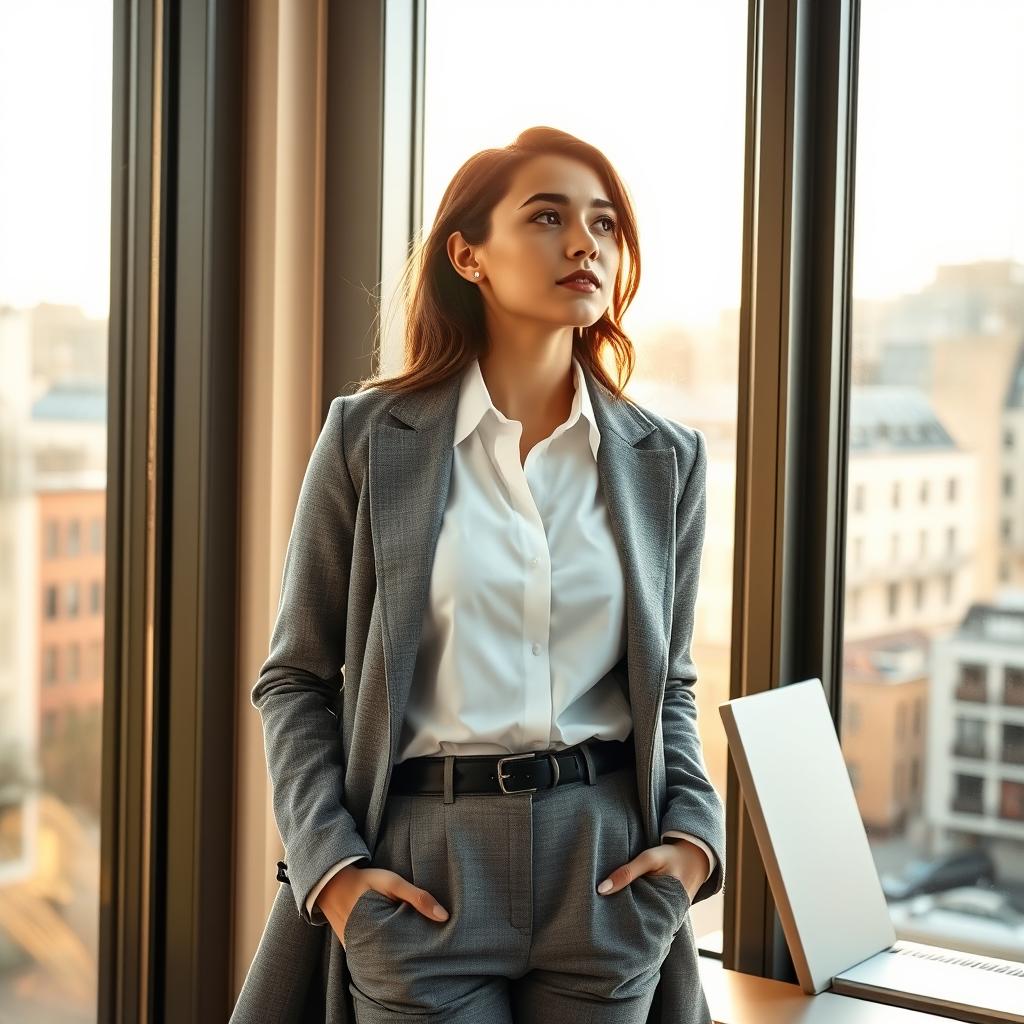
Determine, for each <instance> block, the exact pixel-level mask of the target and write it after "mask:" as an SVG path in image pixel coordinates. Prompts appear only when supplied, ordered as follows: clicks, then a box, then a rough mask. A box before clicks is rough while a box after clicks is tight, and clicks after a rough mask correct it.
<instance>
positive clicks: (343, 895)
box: [316, 864, 448, 946]
mask: <svg viewBox="0 0 1024 1024" xmlns="http://www.w3.org/2000/svg"><path fill="white" fill-rule="evenodd" d="M367 889H375V890H376V891H377V892H379V893H383V895H385V896H387V897H388V898H389V899H392V900H405V902H406V903H408V904H409V905H410V906H412V907H415V908H416V910H418V911H419V912H420V913H421V914H423V915H424V917H429V918H431V920H434V921H447V920H448V911H447V910H445V909H444V908H443V907H442V906H441V905H440V904H439V903H438V902H437V900H435V899H434V897H433V896H431V895H430V893H429V892H427V890H426V889H421V888H419V886H416V885H413V884H412V882H409V881H407V880H406V879H404V878H403V877H402V876H401V875H399V874H397V873H396V872H394V871H388V870H387V869H386V868H360V867H356V865H354V864H349V865H348V867H344V868H342V869H341V870H340V871H339V872H338V873H337V874H336V875H335V876H334V877H333V878H332V879H331V880H330V881H329V882H328V883H327V884H326V885H325V886H324V887H323V889H321V890H320V895H319V896H318V897H317V899H316V905H317V906H318V907H319V908H320V909H321V910H322V911H323V912H324V916H325V917H326V918H327V921H328V923H329V924H330V926H331V928H333V929H334V934H335V935H337V936H338V941H339V942H340V943H341V944H342V946H344V945H345V925H346V924H347V923H348V918H349V915H350V914H351V913H352V908H353V907H354V906H355V904H356V900H358V899H359V897H360V896H362V894H363V893H364V892H366V890H367Z"/></svg>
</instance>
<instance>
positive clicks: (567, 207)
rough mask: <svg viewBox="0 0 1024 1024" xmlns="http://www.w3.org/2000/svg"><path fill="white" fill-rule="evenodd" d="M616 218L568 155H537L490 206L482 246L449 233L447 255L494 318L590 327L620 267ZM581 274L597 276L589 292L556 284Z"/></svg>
mask: <svg viewBox="0 0 1024 1024" xmlns="http://www.w3.org/2000/svg"><path fill="white" fill-rule="evenodd" d="M595 204H596V205H595ZM618 220H619V215H618V213H617V211H616V210H614V209H612V208H611V204H610V202H609V197H608V195H607V193H606V191H605V188H604V186H603V185H602V183H601V179H600V178H599V177H598V175H597V173H596V172H595V171H593V170H592V169H591V168H590V167H588V166H587V165H586V164H584V163H581V162H580V161H578V160H573V159H571V158H569V157H564V156H558V155H553V154H543V155H541V156H537V157H534V158H533V159H531V160H529V161H527V162H526V163H525V164H523V165H522V166H521V167H520V168H519V170H518V172H517V173H516V175H515V177H514V178H513V180H512V184H511V186H510V188H509V191H508V194H507V195H506V196H505V197H504V198H503V199H502V200H501V202H500V203H498V205H497V206H496V207H495V208H494V211H493V213H492V216H491V235H490V238H489V239H488V240H487V242H485V243H483V244H482V245H476V246H469V245H467V244H466V243H465V241H464V239H463V238H462V234H461V232H454V233H453V234H452V235H451V236H450V237H449V239H448V252H449V257H450V258H451V260H452V264H453V265H454V266H455V268H456V270H458V272H459V273H460V274H461V275H462V276H463V277H464V278H466V280H467V281H470V282H471V283H474V284H476V285H478V286H479V287H480V290H481V294H482V295H483V298H484V302H485V304H486V305H487V306H488V307H489V309H490V311H491V312H493V313H497V314H498V315H499V319H506V318H507V317H508V316H513V317H523V318H527V319H531V320H534V321H538V322H542V323H545V324H550V325H551V326H558V327H566V326H571V327H589V326H590V325H591V324H593V323H595V322H596V321H597V320H599V319H600V317H601V315H602V314H603V313H604V312H605V310H606V309H607V308H608V305H609V303H610V302H611V298H612V285H613V283H614V281H615V275H616V273H617V272H618V269H619V242H618ZM581 269H588V270H592V271H593V272H594V273H595V274H596V275H597V279H598V284H597V287H596V288H595V289H594V290H593V291H583V290H578V289H574V288H570V287H567V286H566V285H562V284H558V281H559V279H560V278H564V277H565V276H566V275H567V274H572V273H573V272H574V271H577V270H581ZM476 270H479V272H480V277H479V278H477V277H474V276H473V272H474V271H476Z"/></svg>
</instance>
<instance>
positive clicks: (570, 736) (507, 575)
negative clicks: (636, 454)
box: [307, 357, 715, 916]
mask: <svg viewBox="0 0 1024 1024" xmlns="http://www.w3.org/2000/svg"><path fill="white" fill-rule="evenodd" d="M572 367H573V378H574V381H575V385H576V390H575V394H574V396H573V402H572V408H571V410H570V412H569V417H568V419H566V421H565V422H564V423H561V424H559V425H558V426H557V427H555V429H554V430H553V431H552V433H551V434H549V435H548V436H547V437H546V438H544V439H543V440H542V441H538V442H537V443H536V444H535V445H534V446H533V447H532V448H531V449H530V451H529V453H528V454H527V456H526V461H525V462H521V461H520V447H519V445H520V439H521V437H522V432H523V425H522V424H521V423H520V422H519V421H518V420H510V419H509V418H508V417H507V416H505V415H504V414H503V413H502V412H501V411H500V410H499V409H497V408H496V407H495V406H494V403H493V402H492V401H491V396H490V393H489V392H488V390H487V385H486V383H485V382H484V378H483V374H482V373H481V372H480V364H479V362H478V361H477V360H475V359H474V360H473V362H472V363H470V364H469V366H468V367H467V368H466V370H465V371H464V373H463V376H462V381H461V387H460V392H459V405H458V409H457V411H456V418H455V434H454V438H453V445H454V462H453V465H452V477H451V487H450V490H449V494H448V504H447V507H446V509H445V514H444V520H443V522H442V524H441V531H440V534H439V536H438V541H437V549H436V552H435V556H434V562H433V568H432V571H431V578H430V590H429V595H428V602H427V608H426V611H425V615H424V621H423V629H422V635H421V640H420V646H419V651H418V654H417V660H416V667H415V670H414V676H413V682H412V687H411V690H410V694H409V701H408V704H407V707H406V712H405V719H404V721H403V723H402V731H401V737H400V741H399V756H398V760H399V761H404V760H406V759H408V758H410V757H426V756H442V755H444V754H500V755H503V754H512V753H521V752H523V751H528V750H547V749H555V750H561V749H563V748H565V747H570V746H573V745H574V744H576V743H580V742H581V741H583V740H587V739H592V738H595V739H603V740H624V739H626V738H627V737H628V736H629V734H630V732H631V731H632V728H633V720H632V715H631V713H630V707H629V702H628V700H627V699H626V697H625V695H624V694H623V692H622V689H621V688H620V686H619V684H618V682H617V681H616V679H615V677H614V676H609V677H608V678H603V677H605V675H606V673H607V672H608V670H609V669H611V668H612V666H614V665H615V664H616V663H617V662H618V661H619V659H620V658H621V657H622V656H623V654H624V653H625V651H626V595H625V585H624V580H623V574H622V563H621V560H620V556H619V551H618V548H617V546H616V544H615V540H614V537H613V535H612V532H611V526H610V524H609V521H608V510H607V508H606V506H605V503H604V498H603V496H602V492H601V488H600V484H599V477H598V471H597V450H598V446H599V445H600V443H601V434H600V431H599V430H598V427H597V422H596V419H595V417H594V411H593V407H592V405H591V401H590V393H589V391H588V390H587V384H586V378H585V377H584V375H583V369H582V367H581V366H580V364H579V361H578V360H577V359H576V358H575V357H573V360H572ZM666 557H668V553H666ZM599 680H602V681H600V682H597V681H599ZM665 836H676V837H679V838H682V839H688V840H689V841H690V842H692V843H695V844H696V845H697V846H699V847H700V848H701V849H702V850H704V852H705V853H706V854H707V855H708V860H709V862H710V864H711V871H709V872H708V876H707V877H710V875H711V873H712V872H713V870H714V867H715V855H714V853H713V852H712V850H711V847H710V846H708V844H707V843H705V842H703V841H702V840H700V839H698V838H697V837H696V836H692V835H690V834H689V833H687V832H678V831H674V830H672V831H666V832H664V833H663V834H662V839H664V837H665ZM360 859H362V860H365V859H366V858H365V857H360V856H353V857H348V858H346V859H345V860H343V861H339V862H338V863H337V864H335V865H334V866H333V867H331V868H330V870H329V871H328V872H327V873H326V874H325V875H324V876H323V878H321V880H320V881H319V882H318V883H317V885H316V886H315V887H314V888H313V890H312V891H311V892H310V894H309V898H308V900H307V909H309V911H310V915H311V916H313V912H312V907H313V904H314V903H315V901H316V898H317V896H318V895H319V894H320V891H321V889H322V888H323V887H324V885H326V884H327V882H328V880H329V879H331V878H332V877H333V876H334V875H335V874H336V873H337V872H338V871H340V870H341V869H342V868H343V867H345V866H346V865H347V864H351V863H353V862H354V861H356V860H360Z"/></svg>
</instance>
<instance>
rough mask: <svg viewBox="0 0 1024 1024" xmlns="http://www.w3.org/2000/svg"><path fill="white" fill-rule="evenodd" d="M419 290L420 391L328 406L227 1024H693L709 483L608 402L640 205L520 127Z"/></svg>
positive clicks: (418, 263)
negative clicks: (260, 873)
mask: <svg viewBox="0 0 1024 1024" xmlns="http://www.w3.org/2000/svg"><path fill="white" fill-rule="evenodd" d="M408 274H409V277H410V280H411V281H412V283H413V284H412V288H411V289H410V293H409V294H410V296H411V297H410V300H409V303H408V313H407V323H408V327H407V335H406V353H405V366H406V369H405V371H404V372H403V373H402V374H400V375H399V376H396V377H391V378H382V377H376V378H371V379H368V380H365V381H363V382H361V384H360V387H359V389H358V390H357V391H356V393H355V394H352V395H346V396H341V397H338V398H335V399H334V400H333V402H332V403H331V408H330V413H329V415H328V418H327V422H326V424H325V425H324V428H323V431H322V432H321V435H320V437H319V439H318V441H317V444H316V446H315V448H314V451H313V453H312V456H311V457H310V461H309V466H308V468H307V470H306V475H305V478H304V480H303V485H302V489H301V493H300V497H299V502H298V506H297V509H296V513H295V521H294V524H293V527H292V534H291V538H290V540H289V545H288V550H287V554H286V558H285V567H284V578H283V583H282V591H281V602H280V605H279V610H278V617H277V621H276V623H275V627H274V632H273V635H272V639H271V647H270V656H269V657H268V659H267V661H266V662H265V663H264V665H263V666H262V668H261V670H260V675H259V679H258V681H257V682H256V685H255V687H254V689H253V694H252V700H253V704H254V705H255V707H256V708H258V710H259V712H260V714H261V716H262V721H263V727H264V738H265V744H266V754H267V765H268V770H269V773H270V777H271V782H272V786H273V793H274V811H275V816H276V820H277V823H278V826H279V829H280V831H281V835H282V838H283V840H284V844H285V848H286V850H287V857H288V860H287V863H285V862H281V864H280V865H279V868H280V872H279V875H278V877H279V878H280V879H281V880H282V882H285V883H287V886H285V885H282V887H281V889H280V891H279V893H278V898H277V900H276V901H275V906H274V910H273V912H272V914H271V919H270V921H269V922H268V925H267V928H266V930H265V932H264V936H263V939H262V941H261V943H260V948H259V950H258V952H257V955H256V958H255V960H254V961H253V964H252V966H251V967H250V970H249V975H248V977H247V979H246V983H245V986H244V988H243V992H242V994H241V996H240V997H239V1001H238V1005H237V1006H236V1008H235V1013H234V1015H233V1017H232V1020H233V1021H243V1020H253V1021H255V1020H259V1021H269V1020H282V1021H283V1020H311V1019H316V1020H323V1021H332V1022H337V1021H345V1022H349V1024H355V1022H358V1024H376V1022H384V1021H399V1020H406V1019H410V1018H414V1019H416V1020H420V1021H422V1020H430V1021H435V1020H437V1021H442V1020H443V1021H446V1022H454V1024H461V1022H481V1024H482V1022H487V1024H493V1022H499V1024H500V1022H509V1021H523V1022H530V1024H546V1022H555V1021H558V1022H560V1024H562V1022H576V1021H584V1020H585V1021H592V1022H606V1021H607V1022H622V1024H626V1022H644V1021H649V1020H650V1021H663V1022H666V1024H667V1022H669V1021H672V1022H680V1024H705V1022H709V1021H710V1019H711V1018H710V1014H709V1012H708V1007H707V1003H706V1001H705V999H704V994H703V990H702V988H701V984H700V978H699V974H698V961H697V954H696V948H695V944H694V937H693V932H692V928H691V926H690V922H689V916H688V915H689V909H690V907H691V906H692V905H693V904H694V903H696V902H698V901H699V900H702V899H706V898H708V897H709V896H712V895H713V894H714V893H716V892H718V891H719V890H720V889H721V888H722V886H723V882H724V868H723V863H724V857H725V839H724V814H723V808H722V803H721V800H720V799H719V797H718V795H717V793H716V792H715V790H714V788H713V787H712V785H711V784H710V782H709V780H708V776H707V771H706V767H705V763H704V758H703V751H702V748H701V742H700V738H699V734H698V730H697V713H696V704H695V700H694V695H693V686H694V683H695V682H696V678H697V673H696V669H695V666H694V663H693V660H692V658H691V656H690V642H691V637H692V632H693V614H694V604H695V599H696V591H697V582H698V575H699V569H700V560H701V551H702V547H703V539H704V520H705V467H706V458H707V456H706V445H705V440H704V437H703V434H702V433H701V432H700V431H699V430H696V429H694V428H692V427H687V426H684V425H682V424H680V423H677V422H675V421H673V420H670V419H668V418H666V417H663V416H660V415H658V414H656V413H654V412H652V411H650V410H648V409H645V408H642V407H641V406H639V405H637V404H635V403H633V402H631V401H630V400H629V399H627V398H626V397H625V395H624V394H623V392H622V386H623V385H624V383H625V381H626V380H628V377H629V376H630V374H631V373H632V367H633V363H634V352H633V347H632V344H631V343H630V340H629V339H628V337H627V336H626V335H625V333H624V332H623V330H622V327H621V319H622V315H623V313H624V311H625V309H626V308H627V306H628V305H629V303H630V302H631V301H632V298H633V296H634V295H635V293H636V290H637V287H638V284H639V279H640V254H639V244H638V235H637V227H636V223H635V218H634V215H633V210H632V205H631V203H630V201H629V198H628V196H627V193H626V190H625V188H624V186H623V184H622V182H621V181H620V179H619V177H618V175H617V174H616V173H615V171H614V169H613V168H612V167H611V165H610V164H609V162H608V160H607V159H606V158H605V157H604V155H603V154H602V153H600V152H599V151H598V150H597V149H595V148H594V147H593V146H590V145H588V144H586V143H585V142H583V141H581V140H579V139H577V138H575V137H573V136H571V135H568V134H566V133H564V132H561V131H557V130H554V129H551V128H543V127H541V128H533V129H530V130H529V131H526V132H524V133H523V134H521V135H520V136H519V138H517V139H516V141H515V142H514V143H513V144H512V145H510V146H507V147H505V148H502V149H491V150H485V151H483V152H480V153H478V154H476V155H475V156H473V157H472V158H471V159H470V160H468V161H467V162H466V163H465V164H464V166H463V167H462V168H460V169H459V171H458V172H457V174H456V175H455V177H454V178H453V180H452V182H451V184H450V185H449V187H448V189H447V191H446V192H445V195H444V197H443V199H442V200H441V204H440V208H439V211H438V214H437V217H436V220H435V223H434V226H433V228H432V230H431V232H430V234H429V236H428V238H427V239H426V241H425V242H424V243H423V245H422V248H421V251H420V253H419V259H418V260H416V259H413V260H410V264H409V267H408ZM609 353H610V354H612V355H613V356H614V360H615V365H616V376H615V379H612V377H611V376H609V374H608V373H607V372H606V370H605V369H604V366H603V358H604V357H605V355H607V354H609ZM342 677H343V678H342ZM289 888H290V893H289ZM282 894H284V895H282ZM296 910H297V911H298V913H296ZM317 925H320V926H326V927H321V928H317V927H316V926H317Z"/></svg>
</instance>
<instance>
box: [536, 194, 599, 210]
mask: <svg viewBox="0 0 1024 1024" xmlns="http://www.w3.org/2000/svg"><path fill="white" fill-rule="evenodd" d="M538 199H539V200H542V201H543V202H545V203H557V204H558V205H559V206H568V205H569V197H568V196H567V195H566V194H565V193H564V192H534V194H533V195H532V196H530V198H529V199H527V200H526V202H525V203H520V204H519V209H520V210H521V209H522V208H523V207H524V206H529V205H530V203H535V202H537V200H538ZM590 208H591V209H592V210H614V209H615V204H614V203H613V202H611V201H610V200H608V199H594V200H592V201H591V203H590Z"/></svg>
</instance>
